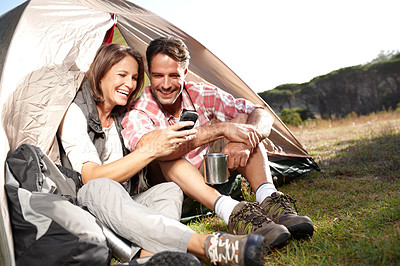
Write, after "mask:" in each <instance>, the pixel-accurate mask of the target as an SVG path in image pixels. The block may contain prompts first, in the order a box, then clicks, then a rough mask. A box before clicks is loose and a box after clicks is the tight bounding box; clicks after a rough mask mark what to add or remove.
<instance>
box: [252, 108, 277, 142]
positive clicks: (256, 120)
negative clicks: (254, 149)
mask: <svg viewBox="0 0 400 266" xmlns="http://www.w3.org/2000/svg"><path fill="white" fill-rule="evenodd" d="M273 123H274V119H273V118H272V116H271V115H270V114H269V113H268V112H267V111H266V110H264V109H262V108H256V109H254V110H253V112H251V113H250V115H249V116H248V118H247V121H246V124H249V125H252V126H254V127H255V129H256V130H257V132H258V133H259V134H260V136H261V140H263V139H266V138H267V137H268V136H269V134H270V133H271V129H272V124H273Z"/></svg>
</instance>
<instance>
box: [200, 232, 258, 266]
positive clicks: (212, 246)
mask: <svg viewBox="0 0 400 266" xmlns="http://www.w3.org/2000/svg"><path fill="white" fill-rule="evenodd" d="M204 248H205V251H206V256H207V258H209V259H210V262H211V263H213V264H214V265H217V263H218V265H240V266H244V265H264V250H265V242H264V237H263V236H262V235H259V234H250V235H245V236H234V235H231V234H227V233H222V232H216V233H214V234H213V235H211V236H209V237H207V239H206V242H205V244H204Z"/></svg>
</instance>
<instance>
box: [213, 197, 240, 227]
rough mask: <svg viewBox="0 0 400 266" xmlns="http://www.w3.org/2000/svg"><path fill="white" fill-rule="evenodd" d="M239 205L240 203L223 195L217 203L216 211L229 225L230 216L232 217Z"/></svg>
mask: <svg viewBox="0 0 400 266" xmlns="http://www.w3.org/2000/svg"><path fill="white" fill-rule="evenodd" d="M238 203H239V201H237V200H234V199H232V198H231V197H228V196H224V195H222V196H219V198H218V199H217V200H216V201H215V203H214V211H215V213H216V214H217V215H218V216H219V217H220V218H221V219H222V220H224V222H225V223H226V224H228V223H229V216H231V213H232V211H233V208H235V206H236V205H237V204H238Z"/></svg>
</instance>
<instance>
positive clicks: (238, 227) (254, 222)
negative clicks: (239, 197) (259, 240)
mask: <svg viewBox="0 0 400 266" xmlns="http://www.w3.org/2000/svg"><path fill="white" fill-rule="evenodd" d="M228 230H229V232H230V233H232V234H235V235H246V234H251V233H257V234H261V235H263V236H264V237H265V242H266V245H267V247H268V248H270V249H273V248H275V247H277V246H281V245H282V244H284V243H285V242H286V241H287V240H288V239H289V238H290V233H289V231H288V230H287V229H286V227H285V226H283V225H279V224H275V223H274V222H273V221H271V219H269V218H268V217H267V216H266V215H265V214H264V212H263V210H262V209H261V207H260V205H259V204H258V203H256V202H246V201H242V202H240V203H238V204H237V205H236V206H235V208H234V209H233V211H232V214H231V216H230V217H229V223H228Z"/></svg>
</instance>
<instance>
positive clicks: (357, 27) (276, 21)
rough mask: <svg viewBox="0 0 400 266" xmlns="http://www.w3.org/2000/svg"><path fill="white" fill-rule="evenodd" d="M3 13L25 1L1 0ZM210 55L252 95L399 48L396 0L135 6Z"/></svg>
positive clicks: (141, 1)
mask: <svg viewBox="0 0 400 266" xmlns="http://www.w3.org/2000/svg"><path fill="white" fill-rule="evenodd" d="M1 2H2V3H0V13H1V14H2V13H4V12H6V11H7V10H9V9H11V8H13V7H14V6H17V5H18V4H20V3H22V2H23V1H22V0H6V1H4V0H2V1H1ZM131 2H134V3H136V4H138V5H140V6H142V7H144V8H146V9H148V10H150V11H152V12H154V13H156V14H158V15H160V16H161V17H163V18H165V19H166V20H168V21H170V22H171V23H173V24H175V25H176V26H178V27H179V28H181V29H182V30H184V31H185V32H186V33H188V34H189V35H191V36H192V37H194V38H196V39H197V40H198V41H199V42H200V43H202V44H203V45H204V46H205V47H207V48H208V49H209V50H210V51H212V52H213V53H214V54H215V55H216V56H217V57H219V58H220V59H221V60H222V61H223V62H224V63H225V64H227V65H228V66H229V67H230V68H231V69H232V70H233V71H234V72H235V73H236V74H237V75H239V76H240V77H241V78H242V79H243V80H244V81H245V82H246V83H247V84H248V85H249V86H250V87H251V88H252V89H253V90H254V91H256V92H261V91H264V90H269V89H273V88H274V87H276V86H278V85H281V84H284V83H302V82H307V81H309V80H310V79H312V78H314V77H315V76H318V75H323V74H326V73H329V72H331V71H333V70H336V69H339V68H342V67H347V66H353V65H358V64H365V63H367V62H369V61H371V60H372V59H374V58H376V56H377V55H378V54H379V53H380V52H381V51H393V50H400V34H399V33H398V32H399V25H400V16H399V14H398V12H399V10H400V1H399V0H374V1H373V0H281V1H270V0H248V1H237V0H202V1H199V0H137V1H133V0H132V1H131Z"/></svg>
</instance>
